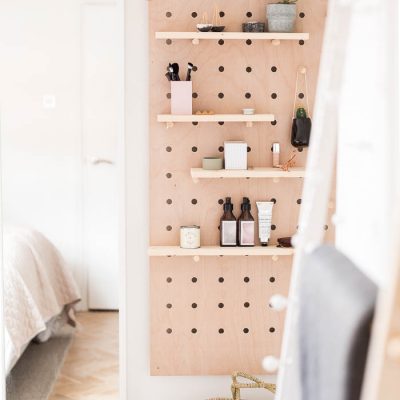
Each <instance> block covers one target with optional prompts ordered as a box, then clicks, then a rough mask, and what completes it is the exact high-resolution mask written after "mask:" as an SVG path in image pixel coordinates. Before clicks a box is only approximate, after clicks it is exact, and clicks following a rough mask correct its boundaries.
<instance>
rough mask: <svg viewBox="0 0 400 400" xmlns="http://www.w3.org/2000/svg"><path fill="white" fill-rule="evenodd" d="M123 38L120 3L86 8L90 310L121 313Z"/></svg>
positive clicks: (86, 208)
mask: <svg viewBox="0 0 400 400" xmlns="http://www.w3.org/2000/svg"><path fill="white" fill-rule="evenodd" d="M119 45H120V41H119V37H118V26H117V7H116V5H115V3H92V4H90V3H89V4H86V5H84V6H83V8H82V97H83V99H82V120H83V149H84V150H83V153H84V154H83V156H84V159H85V160H84V161H85V179H84V209H83V215H84V217H83V219H84V221H83V230H84V243H83V248H84V250H83V253H84V254H83V256H84V264H85V266H86V268H87V271H88V307H89V309H101V310H116V309H118V209H117V207H118V201H117V199H118V197H117V167H116V156H117V132H118V129H119V123H120V118H119V116H120V114H119V112H120V108H119V104H120V103H119V101H120V97H119V93H120V91H119V86H118V85H119V76H118V73H119V71H120V69H119V64H118V62H119Z"/></svg>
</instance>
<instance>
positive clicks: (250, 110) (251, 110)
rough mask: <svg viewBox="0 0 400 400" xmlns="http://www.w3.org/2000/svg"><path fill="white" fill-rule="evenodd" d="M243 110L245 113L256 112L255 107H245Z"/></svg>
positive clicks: (251, 113)
mask: <svg viewBox="0 0 400 400" xmlns="http://www.w3.org/2000/svg"><path fill="white" fill-rule="evenodd" d="M242 111H243V114H244V115H253V114H255V112H256V110H255V109H254V108H243V109H242Z"/></svg>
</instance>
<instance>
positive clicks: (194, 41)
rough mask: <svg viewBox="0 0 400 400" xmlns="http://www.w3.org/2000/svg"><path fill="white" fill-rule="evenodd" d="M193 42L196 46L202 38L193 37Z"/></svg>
mask: <svg viewBox="0 0 400 400" xmlns="http://www.w3.org/2000/svg"><path fill="white" fill-rule="evenodd" d="M192 44H193V45H195V46H198V45H199V44H200V40H199V39H197V38H196V39H193V40H192Z"/></svg>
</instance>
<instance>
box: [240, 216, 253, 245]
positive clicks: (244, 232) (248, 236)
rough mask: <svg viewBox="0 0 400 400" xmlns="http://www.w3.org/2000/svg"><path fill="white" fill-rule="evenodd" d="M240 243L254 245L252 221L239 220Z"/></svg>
mask: <svg viewBox="0 0 400 400" xmlns="http://www.w3.org/2000/svg"><path fill="white" fill-rule="evenodd" d="M240 244H241V245H242V246H254V221H240Z"/></svg>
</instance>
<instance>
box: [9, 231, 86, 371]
mask: <svg viewBox="0 0 400 400" xmlns="http://www.w3.org/2000/svg"><path fill="white" fill-rule="evenodd" d="M3 268H4V269H3V271H4V320H5V364H6V371H7V373H8V372H10V371H11V369H12V367H13V366H14V365H15V363H16V362H17V361H18V359H19V357H20V356H21V355H22V353H23V352H24V350H25V349H26V347H27V346H28V345H29V343H30V342H31V341H32V340H36V341H38V342H44V341H47V340H48V339H49V338H50V337H51V336H52V334H53V333H55V332H56V331H57V330H58V329H59V328H61V326H63V325H65V324H67V323H69V324H70V325H74V317H73V307H74V304H76V303H77V302H79V300H80V294H79V290H78V287H77V285H76V283H75V281H74V279H73V277H72V274H71V272H70V271H69V270H68V268H66V266H65V264H64V262H63V260H62V257H61V255H60V253H59V252H58V250H57V249H56V248H55V246H54V245H53V244H52V243H51V242H50V241H49V240H48V239H46V238H45V237H44V236H43V235H42V234H41V233H39V232H37V231H34V230H31V229H26V228H16V227H5V228H4V231H3Z"/></svg>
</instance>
